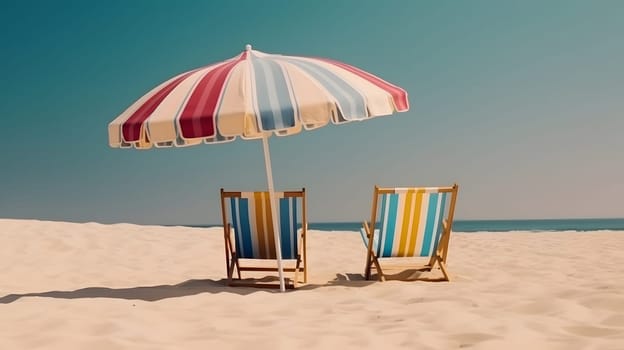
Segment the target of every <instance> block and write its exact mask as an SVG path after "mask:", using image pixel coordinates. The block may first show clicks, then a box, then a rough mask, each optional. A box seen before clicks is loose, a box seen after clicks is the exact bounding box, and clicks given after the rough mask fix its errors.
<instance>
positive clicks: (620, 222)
mask: <svg viewBox="0 0 624 350" xmlns="http://www.w3.org/2000/svg"><path fill="white" fill-rule="evenodd" d="M212 226H221V225H205V226H204V225H198V226H194V227H212ZM361 227H362V223H361V222H311V223H309V225H308V228H309V229H310V230H322V231H359V230H360V228H361ZM602 230H609V231H624V218H620V219H539V220H455V222H454V223H453V232H510V231H552V232H561V231H579V232H584V231H602Z"/></svg>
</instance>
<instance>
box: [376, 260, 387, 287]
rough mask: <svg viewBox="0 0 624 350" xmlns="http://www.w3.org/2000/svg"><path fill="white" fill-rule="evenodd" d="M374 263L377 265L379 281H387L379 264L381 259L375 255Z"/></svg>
mask: <svg viewBox="0 0 624 350" xmlns="http://www.w3.org/2000/svg"><path fill="white" fill-rule="evenodd" d="M373 263H374V264H375V268H376V269H377V279H379V281H381V282H385V281H386V276H384V273H383V270H382V269H381V264H379V259H377V257H376V256H375V255H373Z"/></svg>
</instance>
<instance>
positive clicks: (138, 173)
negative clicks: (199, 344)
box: [0, 0, 624, 225]
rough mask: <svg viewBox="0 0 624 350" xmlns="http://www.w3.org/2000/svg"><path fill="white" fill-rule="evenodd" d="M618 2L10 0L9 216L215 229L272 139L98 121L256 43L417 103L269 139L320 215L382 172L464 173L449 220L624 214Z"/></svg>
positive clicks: (385, 176)
mask: <svg viewBox="0 0 624 350" xmlns="http://www.w3.org/2000/svg"><path fill="white" fill-rule="evenodd" d="M622 18H624V2H623V1H619V0H600V1H576V0H549V1H541V0H540V1H533V0H527V1H510V0H501V1H498V0H475V1H447V0H442V1H420V0H386V1H373V0H341V1H336V0H322V1H321V0H317V1H308V0H305V1H290V0H263V1H260V0H257V1H250V0H246V1H217V0H215V1H199V0H196V1H192V0H178V1H161V0H133V1H126V0H110V1H78V0H76V1H64V0H57V1H28V0H24V1H3V2H2V11H1V12H0V49H1V50H2V51H1V55H0V75H1V76H2V84H0V120H1V123H0V125H1V126H0V133H1V135H2V141H1V142H2V144H3V147H2V149H1V150H0V218H33V219H43V220H62V221H75V222H89V221H94V222H101V223H117V222H130V223H137V224H171V225H174V224H189V225H198V224H220V202H219V189H220V188H222V187H224V188H226V189H231V190H264V189H266V188H267V185H266V175H265V168H264V158H263V154H262V144H261V141H258V140H256V141H242V140H237V141H235V142H232V143H227V144H218V145H201V146H196V147H188V148H171V149H152V150H134V149H113V148H110V147H109V146H108V135H107V132H108V130H107V127H108V123H110V122H111V121H112V120H113V119H114V118H115V117H116V116H117V115H119V114H120V113H121V112H123V111H124V110H125V109H126V108H127V107H128V106H129V105H131V104H132V103H133V102H134V101H136V100H137V99H138V98H140V97H141V96H142V95H143V94H145V93H147V92H148V91H149V90H151V89H152V88H154V87H155V86H157V85H159V84H160V83H162V82H164V81H165V80H167V79H169V78H170V77H172V76H174V75H177V74H179V73H182V72H185V71H188V70H191V69H193V68H196V67H200V66H204V65H207V64H210V63H215V62H219V61H222V60H225V59H229V58H231V57H233V56H236V55H238V54H240V52H241V51H243V50H244V48H245V45H246V44H252V45H253V47H254V49H257V50H260V51H263V52H268V53H279V54H288V55H305V56H320V57H328V58H332V59H335V60H339V61H342V62H346V63H349V64H351V65H354V66H356V67H359V68H361V69H364V70H366V71H368V72H371V73H373V74H375V75H377V76H379V77H381V78H383V79H385V80H387V81H389V82H391V83H393V84H395V85H398V86H401V87H403V88H404V89H405V90H407V92H408V93H409V100H410V111H409V112H406V113H400V114H395V115H393V116H391V117H381V118H375V119H372V120H369V121H365V122H357V123H349V124H345V125H339V126H336V125H329V126H326V127H324V128H321V129H318V130H314V131H309V132H302V133H300V134H297V135H294V136H289V137H281V138H277V137H272V138H271V140H270V147H271V157H272V160H273V164H272V165H273V173H274V175H273V176H274V180H275V186H276V188H277V189H282V190H283V189H298V188H301V187H305V188H306V191H307V194H308V220H309V221H310V222H327V221H360V220H363V219H365V218H366V217H367V215H368V214H369V211H370V206H371V199H372V193H373V186H374V185H375V184H378V185H380V186H388V187H395V186H397V187H398V186H438V185H440V186H442V185H451V184H452V183H454V182H456V183H458V184H459V186H460V189H459V195H458V203H457V207H456V218H458V219H530V218H537V219H541V218H590V217H594V218H596V217H597V218H600V217H624V203H623V202H622V201H623V198H624V156H623V153H624V137H622V132H623V130H624V66H623V62H624V40H622V38H623V37H624V21H623V20H622Z"/></svg>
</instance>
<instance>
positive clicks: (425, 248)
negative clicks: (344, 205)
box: [360, 184, 458, 281]
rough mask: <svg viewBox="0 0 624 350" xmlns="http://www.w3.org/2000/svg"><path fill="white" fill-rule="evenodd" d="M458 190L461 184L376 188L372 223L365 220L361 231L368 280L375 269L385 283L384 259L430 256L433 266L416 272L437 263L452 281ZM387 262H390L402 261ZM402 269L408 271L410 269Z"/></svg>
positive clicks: (429, 269)
mask: <svg viewBox="0 0 624 350" xmlns="http://www.w3.org/2000/svg"><path fill="white" fill-rule="evenodd" d="M457 190H458V186H457V184H454V185H453V186H451V187H422V188H380V187H377V186H375V191H374V196H373V206H372V212H371V219H370V223H369V222H366V221H365V222H364V223H363V226H362V229H361V230H360V232H361V234H362V239H363V240H364V244H365V246H366V248H367V254H366V269H365V273H364V275H365V277H366V279H367V280H368V279H370V278H371V274H372V269H373V268H374V269H376V270H377V277H378V279H379V280H380V281H385V276H384V272H383V270H382V268H381V262H380V260H382V259H383V258H400V257H409V258H416V257H427V258H429V263H428V264H426V265H424V266H422V267H420V268H416V267H415V270H425V271H431V270H432V269H433V268H434V265H435V264H436V263H437V264H438V265H439V266H440V270H442V274H443V275H444V279H443V280H445V281H450V278H449V274H448V270H447V267H446V256H447V253H448V246H449V239H450V235H451V229H452V225H453V214H454V211H455V201H456V199H457ZM371 233H372V239H371ZM385 260H386V262H385V263H388V261H389V260H395V261H396V260H400V259H385ZM415 260H418V259H415ZM394 267H397V266H394ZM385 268H390V266H387V267H385ZM401 268H402V269H404V270H407V269H409V268H410V266H402V267H401Z"/></svg>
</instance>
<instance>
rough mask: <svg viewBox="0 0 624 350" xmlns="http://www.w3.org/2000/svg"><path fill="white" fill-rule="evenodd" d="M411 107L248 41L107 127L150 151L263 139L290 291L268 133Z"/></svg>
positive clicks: (350, 73) (160, 89)
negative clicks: (235, 52) (230, 55)
mask: <svg viewBox="0 0 624 350" xmlns="http://www.w3.org/2000/svg"><path fill="white" fill-rule="evenodd" d="M408 109H409V104H408V99H407V93H406V92H405V90H403V89H401V88H399V87H397V86H395V85H392V84H390V83H388V82H386V81H384V80H382V79H380V78H378V77H376V76H374V75H372V74H370V73H367V72H365V71H363V70H360V69H358V68H356V67H353V66H350V65H347V64H345V63H342V62H338V61H335V60H331V59H326V58H317V57H301V56H286V55H277V54H268V53H263V52H260V51H257V50H253V49H252V48H251V45H247V46H246V47H245V50H244V51H243V52H242V53H241V54H239V55H237V56H235V57H233V58H231V59H228V60H226V61H223V62H219V63H215V64H211V65H208V66H205V67H201V68H197V69H193V70H190V71H188V72H185V73H182V74H179V75H177V76H174V77H173V78H171V79H169V80H167V81H165V82H164V83H162V84H160V85H158V86H157V87H156V88H154V89H153V90H151V91H150V92H148V93H147V94H146V95H144V96H143V97H141V98H140V99H139V100H137V101H136V102H135V103H134V104H132V105H131V106H130V107H129V108H128V109H126V110H125V111H124V112H123V113H122V114H121V115H119V116H118V117H117V118H115V120H113V121H112V122H111V123H110V124H109V125H108V138H109V144H110V146H111V147H115V148H136V149H148V148H151V147H156V148H158V147H171V146H177V147H185V146H192V145H199V144H211V143H223V142H228V141H233V140H235V139H236V138H237V137H240V138H241V139H244V140H254V139H260V140H262V146H263V150H264V160H265V165H266V175H267V183H268V191H269V197H270V202H271V203H270V204H271V208H272V210H271V212H272V214H273V218H272V219H273V227H274V228H275V230H274V231H275V232H274V233H275V245H276V253H277V265H278V266H277V267H278V271H279V279H280V289H281V290H282V291H284V290H285V285H284V276H283V268H282V259H281V251H280V249H279V247H280V242H279V237H280V235H279V228H280V226H279V225H278V218H277V210H275V208H276V202H275V190H274V186H273V174H272V169H271V157H270V153H269V142H268V141H269V137H270V136H271V135H277V136H287V135H292V134H296V133H299V132H301V131H302V130H313V129H316V128H320V127H322V126H325V125H327V124H329V123H333V124H342V123H348V122H353V121H362V120H367V119H370V118H373V117H377V116H383V115H390V114H392V113H394V112H404V111H407V110H408Z"/></svg>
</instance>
